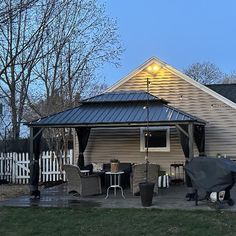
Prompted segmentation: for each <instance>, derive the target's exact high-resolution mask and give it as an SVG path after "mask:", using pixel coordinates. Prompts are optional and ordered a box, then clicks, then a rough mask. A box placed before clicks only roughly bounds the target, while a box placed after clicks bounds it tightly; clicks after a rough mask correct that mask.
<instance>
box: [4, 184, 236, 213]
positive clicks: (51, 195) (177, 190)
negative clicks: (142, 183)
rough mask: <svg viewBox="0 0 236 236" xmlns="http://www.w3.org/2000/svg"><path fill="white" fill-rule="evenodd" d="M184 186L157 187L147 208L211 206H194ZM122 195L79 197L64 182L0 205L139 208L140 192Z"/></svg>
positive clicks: (205, 206) (204, 204)
mask: <svg viewBox="0 0 236 236" xmlns="http://www.w3.org/2000/svg"><path fill="white" fill-rule="evenodd" d="M186 192H187V189H186V187H185V186H183V185H176V186H170V188H168V189H160V190H159V193H158V195H156V196H154V198H153V205H152V206H151V207H149V208H158V209H179V210H214V208H213V207H211V206H209V204H207V202H206V201H200V202H199V205H198V206H195V203H194V202H193V201H187V200H186V198H185V195H186ZM124 194H125V199H123V198H122V196H121V194H120V192H117V195H116V196H114V195H113V192H110V195H109V198H108V199H105V196H106V195H105V193H104V194H103V195H98V196H91V197H84V198H82V197H80V196H78V195H77V196H74V195H72V194H68V193H67V186H66V184H62V185H58V186H54V187H52V188H47V189H43V190H42V192H41V198H40V199H39V200H35V199H30V197H29V195H24V196H20V197H17V198H13V199H10V200H6V201H0V206H14V207H78V208H80V207H98V208H99V207H101V208H143V207H142V205H141V199H140V196H133V195H132V194H131V192H130V190H129V189H127V190H125V193H124ZM231 195H232V198H233V199H235V200H236V188H235V187H234V188H233V189H232V191H231ZM222 210H230V211H236V206H232V207H229V206H228V204H223V208H222Z"/></svg>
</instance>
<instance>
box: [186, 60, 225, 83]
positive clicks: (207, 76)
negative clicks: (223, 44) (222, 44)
mask: <svg viewBox="0 0 236 236" xmlns="http://www.w3.org/2000/svg"><path fill="white" fill-rule="evenodd" d="M184 73H185V74H186V75H188V76H189V77H191V78H192V79H194V80H196V81H198V82H199V83H201V84H214V83H219V82H220V81H221V80H222V78H223V75H224V74H223V73H222V72H221V70H220V69H219V67H217V66H216V65H215V64H213V63H211V62H203V63H199V62H197V63H194V64H192V65H190V66H189V67H188V68H186V69H184Z"/></svg>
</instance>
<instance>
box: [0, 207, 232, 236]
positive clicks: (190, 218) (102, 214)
mask: <svg viewBox="0 0 236 236" xmlns="http://www.w3.org/2000/svg"><path fill="white" fill-rule="evenodd" d="M0 235H2V236H5V235H6V236H7V235H17V236H20V235H24V236H25V235H44V236H47V235H49V236H53V235H71V236H72V235H79V236H81V235H87V236H88V235H113V236H114V235H129V236H133V235H158V236H160V235H197V236H199V235H204V236H207V235H214V236H217V235H220V236H223V235H236V213H231V212H209V211H177V210H157V209H96V208H80V209H79V208H73V209H71V208H60V209H58V208H57V209H55V208H53V209H52V208H10V207H0Z"/></svg>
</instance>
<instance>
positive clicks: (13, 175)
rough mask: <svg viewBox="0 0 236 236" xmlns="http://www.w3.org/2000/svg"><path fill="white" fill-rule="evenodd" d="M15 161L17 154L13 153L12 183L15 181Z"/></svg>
mask: <svg viewBox="0 0 236 236" xmlns="http://www.w3.org/2000/svg"><path fill="white" fill-rule="evenodd" d="M16 162H17V155H16V153H13V155H12V183H13V184H15V183H16Z"/></svg>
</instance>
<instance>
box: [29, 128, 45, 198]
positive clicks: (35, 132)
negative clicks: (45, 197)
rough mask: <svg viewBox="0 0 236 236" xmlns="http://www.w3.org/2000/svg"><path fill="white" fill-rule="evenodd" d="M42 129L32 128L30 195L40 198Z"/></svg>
mask: <svg viewBox="0 0 236 236" xmlns="http://www.w3.org/2000/svg"><path fill="white" fill-rule="evenodd" d="M41 137H42V128H34V127H30V156H29V157H30V195H31V196H34V197H35V198H40V191H39V190H38V184H39V158H40V144H41Z"/></svg>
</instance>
